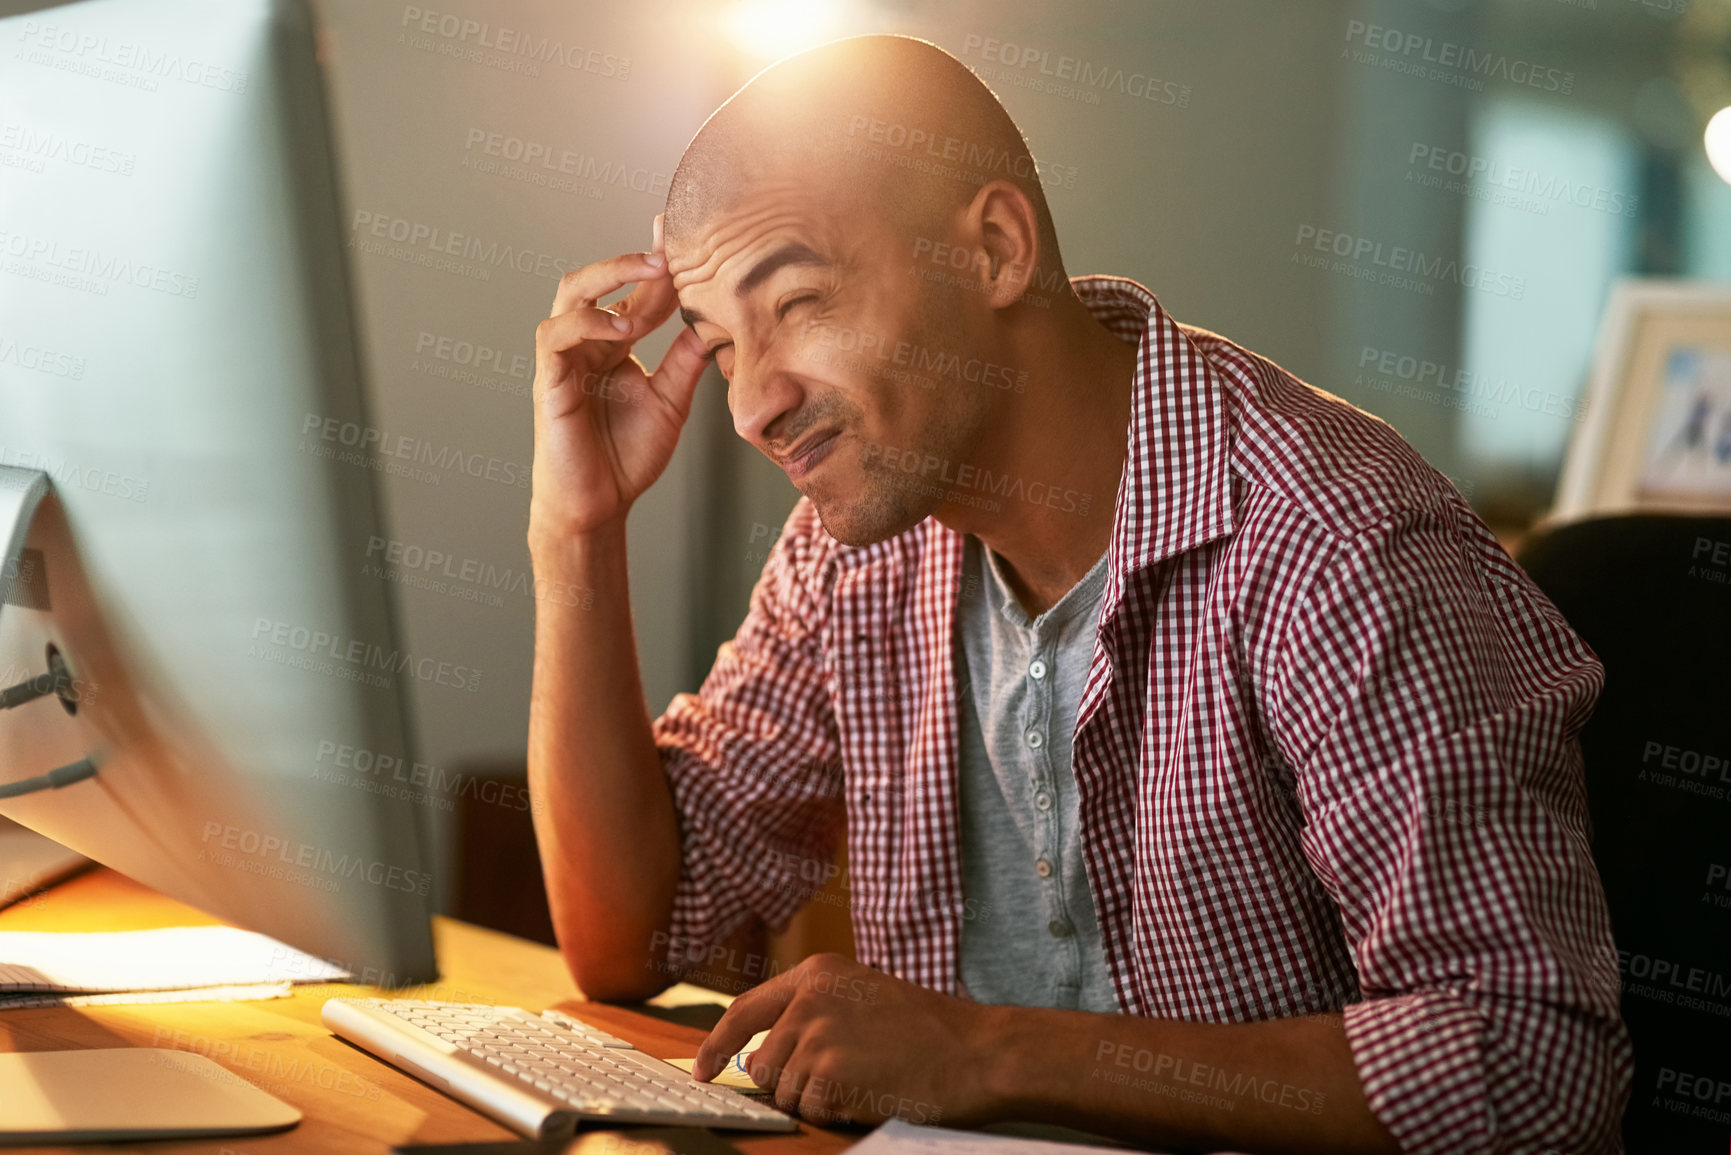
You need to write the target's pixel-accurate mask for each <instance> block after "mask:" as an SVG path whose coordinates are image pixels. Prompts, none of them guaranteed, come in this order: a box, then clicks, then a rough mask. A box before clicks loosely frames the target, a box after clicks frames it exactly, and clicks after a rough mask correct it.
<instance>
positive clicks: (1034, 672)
mask: <svg viewBox="0 0 1731 1155" xmlns="http://www.w3.org/2000/svg"><path fill="white" fill-rule="evenodd" d="M1045 676H1046V663H1044V662H1042V661H1041V660H1040V659H1038V658H1035V659H1034V660H1033V661H1031V662H1029V663H1028V677H1030V678H1033V679H1034V680H1035V681H1039V680H1040V679H1041V678H1043V677H1045Z"/></svg>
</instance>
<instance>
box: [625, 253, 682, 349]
mask: <svg viewBox="0 0 1731 1155" xmlns="http://www.w3.org/2000/svg"><path fill="white" fill-rule="evenodd" d="M656 273H657V274H658V275H657V276H654V277H648V278H646V279H644V280H641V281H639V282H637V287H636V288H635V289H633V290H631V294H630V295H629V296H627V297H626V298H625V299H624V300H622V301H620V302H618V303H617V304H615V305H614V306H612V308H613V310H614V312H617V313H622V314H624V315H625V316H627V317H630V318H632V319H633V320H636V319H637V318H642V319H643V320H644V321H646V322H647V328H649V329H655V328H658V327H659V326H660V325H661V323H662V322H663V321H665V320H667V318H668V317H670V316H672V315H673V310H674V309H677V308H678V307H679V294H678V293H676V292H675V291H674V289H673V278H672V277H670V276H668V275H667V270H666V269H657V270H656ZM644 330H645V326H644V325H641V324H638V325H633V326H632V332H634V333H638V334H639V335H641V334H642V333H643V332H644Z"/></svg>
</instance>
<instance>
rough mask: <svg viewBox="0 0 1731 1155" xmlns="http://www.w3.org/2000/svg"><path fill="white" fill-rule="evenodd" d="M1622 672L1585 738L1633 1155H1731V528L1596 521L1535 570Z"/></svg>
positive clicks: (1633, 519) (1666, 520)
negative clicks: (1628, 1081) (1613, 948)
mask: <svg viewBox="0 0 1731 1155" xmlns="http://www.w3.org/2000/svg"><path fill="white" fill-rule="evenodd" d="M1518 560H1519V562H1520V564H1521V565H1522V567H1524V568H1525V569H1526V571H1527V573H1528V574H1530V575H1531V576H1532V578H1533V580H1534V581H1535V582H1536V583H1537V584H1538V585H1539V587H1540V588H1541V589H1543V590H1544V591H1545V593H1546V594H1547V595H1549V597H1550V598H1551V600H1552V601H1553V602H1555V603H1556V605H1557V608H1558V609H1559V610H1561V611H1562V613H1563V616H1564V617H1565V618H1566V619H1568V622H1569V624H1570V625H1572V626H1573V627H1574V628H1575V630H1576V632H1578V633H1579V634H1580V635H1581V637H1583V638H1584V639H1586V642H1587V644H1588V645H1590V646H1591V647H1592V648H1593V650H1594V652H1595V653H1597V654H1598V655H1599V659H1600V660H1601V661H1602V662H1604V664H1605V691H1604V694H1603V695H1602V696H1601V697H1600V699H1599V704H1598V708H1597V709H1596V710H1595V712H1594V714H1593V717H1592V720H1591V721H1590V722H1589V723H1588V724H1587V726H1586V728H1585V730H1583V731H1582V734H1581V748H1582V754H1583V756H1584V758H1585V761H1586V777H1587V803H1588V807H1589V810H1590V811H1591V814H1592V819H1593V858H1594V860H1595V861H1596V862H1597V863H1598V867H1599V873H1600V875H1601V876H1602V877H1603V879H1604V883H1605V894H1606V897H1607V898H1608V899H1609V901H1610V907H1611V923H1612V928H1613V931H1614V933H1615V935H1616V940H1617V950H1618V954H1619V958H1620V959H1621V962H1622V972H1623V975H1622V977H1623V996H1622V1006H1623V1017H1624V1020H1625V1021H1626V1022H1627V1023H1628V1025H1629V1033H1630V1036H1631V1038H1632V1040H1633V1043H1634V1049H1635V1081H1634V1089H1633V1091H1632V1093H1631V1095H1630V1099H1629V1108H1628V1112H1627V1113H1626V1114H1625V1116H1624V1120H1623V1136H1624V1141H1625V1142H1626V1143H1627V1145H1628V1150H1629V1153H1630V1155H1648V1153H1652V1155H1689V1153H1691V1152H1703V1153H1706V1152H1712V1155H1726V1152H1727V1150H1728V1149H1731V517H1694V516H1672V515H1640V516H1625V517H1605V518H1596V519H1593V520H1590V521H1582V522H1576V523H1574V524H1571V525H1566V526H1562V527H1560V528H1557V529H1554V530H1550V531H1545V532H1541V533H1539V534H1538V535H1536V536H1535V537H1534V538H1532V539H1531V540H1529V541H1528V542H1527V543H1526V544H1525V545H1524V546H1523V547H1522V548H1521V551H1520V554H1519V558H1518Z"/></svg>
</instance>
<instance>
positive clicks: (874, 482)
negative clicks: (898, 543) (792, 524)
mask: <svg viewBox="0 0 1731 1155" xmlns="http://www.w3.org/2000/svg"><path fill="white" fill-rule="evenodd" d="M897 480H898V477H897V476H896V475H894V474H891V473H888V472H882V473H877V472H871V473H867V474H866V475H865V476H864V477H861V478H858V479H857V480H855V481H854V482H853V484H851V485H849V486H847V487H846V488H845V489H841V490H839V491H838V492H833V493H830V494H817V495H808V496H811V503H812V505H814V506H815V507H816V508H817V516H818V520H819V521H821V522H823V528H824V530H825V532H827V533H828V534H829V535H830V536H831V537H833V538H835V539H836V540H837V541H839V542H841V543H842V544H843V545H847V546H854V547H856V548H859V547H864V546H868V545H876V544H877V543H878V542H880V541H887V540H889V539H890V538H892V537H895V536H896V535H897V534H901V533H905V532H907V531H908V530H910V529H912V528H913V527H914V526H916V525H918V524H919V523H920V522H922V521H924V520H925V519H926V517H927V516H928V515H930V513H931V512H932V510H933V509H936V508H937V506H938V499H937V498H934V497H926V496H924V495H922V494H920V493H919V492H917V491H916V490H913V489H910V488H908V487H906V486H904V485H898V484H896V482H897Z"/></svg>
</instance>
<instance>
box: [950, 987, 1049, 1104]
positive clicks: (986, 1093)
mask: <svg viewBox="0 0 1731 1155" xmlns="http://www.w3.org/2000/svg"><path fill="white" fill-rule="evenodd" d="M1037 1017H1039V1011H1038V1010H1037V1009H1035V1008H1032V1007H1017V1006H981V1007H979V1009H978V1018H977V1020H976V1022H975V1025H974V1037H973V1041H972V1044H971V1045H970V1047H969V1050H970V1052H971V1053H970V1054H969V1055H968V1056H967V1059H968V1062H967V1065H966V1069H967V1070H969V1071H971V1072H973V1078H974V1080H975V1084H974V1086H973V1087H972V1088H971V1089H970V1095H971V1097H972V1098H973V1099H974V1100H975V1101H976V1103H977V1110H978V1111H979V1114H980V1116H981V1118H982V1119H983V1120H985V1121H988V1122H996V1121H999V1120H1005V1119H1020V1118H1026V1117H1027V1116H1028V1110H1027V1109H1028V1108H1029V1107H1030V1106H1032V1104H1031V1103H1030V1097H1031V1096H1032V1094H1033V1090H1032V1088H1033V1087H1034V1086H1035V1083H1036V1080H1030V1079H1029V1077H1028V1072H1029V1070H1030V1067H1031V1065H1032V1064H1031V1062H1030V1060H1031V1059H1033V1058H1034V1056H1032V1055H1031V1054H1030V1048H1031V1046H1033V1045H1034V1040H1035V1039H1036V1038H1037V1036H1038V1033H1039V1032H1038V1031H1037V1030H1034V1029H1032V1024H1031V1023H1030V1020H1032V1019H1034V1018H1037Z"/></svg>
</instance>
